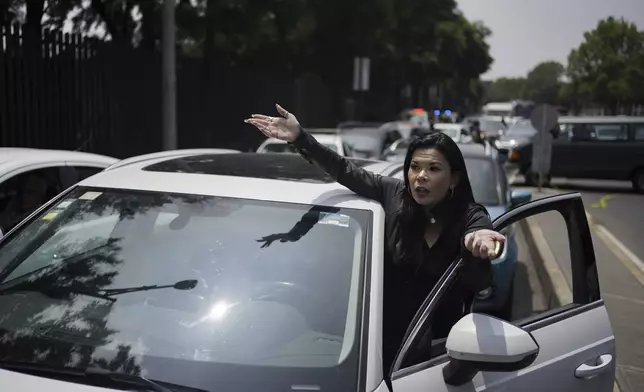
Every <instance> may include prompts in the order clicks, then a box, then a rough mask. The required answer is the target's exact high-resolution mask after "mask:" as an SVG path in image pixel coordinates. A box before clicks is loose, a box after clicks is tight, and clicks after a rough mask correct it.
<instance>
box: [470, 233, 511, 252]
mask: <svg viewBox="0 0 644 392" xmlns="http://www.w3.org/2000/svg"><path fill="white" fill-rule="evenodd" d="M503 242H505V237H504V236H503V235H502V234H499V233H497V232H496V231H493V230H487V229H483V230H477V231H474V232H472V233H468V234H466V235H465V248H467V250H469V251H470V252H472V255H474V257H478V258H481V259H493V258H495V257H498V256H499V255H497V254H496V247H497V243H503Z"/></svg>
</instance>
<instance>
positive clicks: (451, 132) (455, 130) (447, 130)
mask: <svg viewBox="0 0 644 392" xmlns="http://www.w3.org/2000/svg"><path fill="white" fill-rule="evenodd" d="M434 129H436V130H437V131H441V132H442V133H444V134H446V135H447V136H449V137H450V138H452V139H454V140H458V139H459V138H460V136H461V130H460V128H459V127H455V126H453V125H447V126H445V125H440V124H435V125H434Z"/></svg>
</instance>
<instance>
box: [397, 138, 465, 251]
mask: <svg viewBox="0 0 644 392" xmlns="http://www.w3.org/2000/svg"><path fill="white" fill-rule="evenodd" d="M419 148H423V149H424V148H433V149H436V150H438V151H439V152H440V153H441V154H443V156H445V159H447V162H448V163H449V166H450V169H451V171H452V173H456V174H457V175H458V177H459V180H458V183H457V185H456V187H455V188H454V193H453V194H450V192H448V193H447V196H446V197H445V199H444V200H443V201H441V202H440V203H438V204H437V205H436V206H435V207H434V208H433V210H432V212H433V213H434V216H436V217H438V218H439V219H440V220H441V221H442V222H443V225H444V226H443V233H442V234H441V235H442V236H445V237H446V238H459V239H460V237H461V235H462V232H463V230H464V225H465V222H464V219H465V215H466V213H467V210H468V208H469V206H470V205H471V204H473V203H474V195H473V193H472V187H471V185H470V180H469V177H468V176H467V168H466V167H465V159H464V158H463V154H462V153H461V150H460V149H459V148H458V145H457V144H456V142H454V140H452V138H451V137H449V136H447V135H445V134H444V133H442V132H432V133H431V134H429V135H426V136H423V137H421V138H418V139H416V140H414V141H412V143H411V144H410V145H409V148H408V149H407V155H406V156H405V163H404V166H403V167H404V179H405V190H404V195H403V205H402V211H401V222H400V223H401V237H400V240H401V241H400V245H401V249H400V251H401V260H404V261H406V262H414V263H415V262H419V261H420V260H419V257H420V251H421V250H422V246H423V244H424V233H425V228H426V226H427V223H428V219H427V215H426V214H425V212H424V211H423V208H422V206H420V205H419V204H418V203H416V201H415V200H414V198H413V197H412V195H411V184H409V178H408V176H407V173H408V172H409V167H410V166H411V159H412V156H413V155H414V151H416V150H417V149H419ZM459 245H460V244H458V243H456V244H454V245H453V246H459Z"/></svg>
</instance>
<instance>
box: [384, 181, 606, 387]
mask: <svg viewBox="0 0 644 392" xmlns="http://www.w3.org/2000/svg"><path fill="white" fill-rule="evenodd" d="M552 211H556V212H558V213H559V214H560V215H561V216H562V217H563V221H564V222H565V226H566V228H567V230H568V239H569V246H570V255H571V261H570V262H571V266H570V267H571V271H572V302H571V303H568V304H561V305H559V304H557V305H556V306H554V308H551V309H549V310H547V311H545V312H543V313H540V314H537V315H534V316H530V317H528V318H524V319H519V320H512V323H510V322H508V321H505V320H500V319H497V318H494V317H491V316H487V315H483V314H468V315H466V316H465V317H464V318H463V319H461V320H460V321H459V322H458V323H457V324H456V325H455V326H454V327H453V328H452V330H451V331H450V334H449V336H448V338H447V341H445V339H441V340H437V341H433V340H432V341H431V346H432V347H431V351H432V358H431V359H430V360H429V361H426V362H423V363H411V364H406V363H408V362H409V361H407V359H408V357H409V356H410V355H413V354H412V353H413V352H414V349H418V347H421V346H420V345H419V342H420V341H421V340H422V339H423V336H424V335H426V331H428V330H429V328H430V326H431V319H432V314H433V312H434V311H435V310H436V308H437V306H438V305H439V303H440V301H441V298H442V297H443V294H444V293H445V292H446V291H447V290H449V288H450V286H451V284H452V283H453V282H454V281H455V280H456V279H458V274H459V268H458V264H459V263H460V261H459V262H456V263H455V264H457V265H452V267H450V268H449V269H448V270H447V271H446V273H445V274H444V275H443V277H442V278H441V280H440V281H439V282H438V284H437V285H436V287H435V289H434V290H433V291H432V293H431V294H430V297H428V299H427V300H426V301H425V304H424V309H423V310H422V314H421V316H420V317H417V318H416V320H415V324H414V325H413V326H411V327H410V330H409V331H411V332H410V333H409V334H408V336H407V339H406V340H405V342H404V344H403V346H402V348H401V350H400V352H399V353H398V356H397V358H396V360H395V362H394V365H393V367H392V370H391V383H390V386H391V388H393V392H420V391H423V392H426V391H436V392H441V391H495V392H496V391H561V392H564V391H565V392H581V391H586V392H587V391H598V392H599V391H601V392H609V391H612V390H613V385H614V379H615V363H616V358H615V338H614V336H613V332H612V328H611V325H610V321H609V319H608V314H607V312H606V309H605V307H604V301H603V300H602V298H601V295H600V290H599V279H598V276H597V269H596V264H595V253H594V248H593V243H592V237H591V233H590V229H589V226H588V221H587V220H586V214H585V209H584V206H583V202H582V200H581V195H580V194H579V193H571V194H563V195H557V196H552V197H547V198H543V199H539V200H535V201H533V202H530V203H527V204H523V205H519V206H518V207H516V208H515V209H513V210H511V211H509V212H507V213H505V214H504V215H502V216H500V217H499V218H497V219H496V220H495V221H494V228H495V230H497V231H499V230H502V229H504V228H506V227H508V226H510V225H513V224H517V223H519V222H520V221H522V220H526V219H529V218H532V217H534V216H535V215H539V214H542V213H546V212H552ZM553 261H554V260H553ZM555 262H556V261H555Z"/></svg>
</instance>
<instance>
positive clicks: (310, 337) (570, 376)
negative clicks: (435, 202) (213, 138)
mask: <svg viewBox="0 0 644 392" xmlns="http://www.w3.org/2000/svg"><path fill="white" fill-rule="evenodd" d="M355 164H356V165H357V166H362V167H364V168H365V169H367V170H368V171H371V172H372V173H385V172H386V171H387V170H389V169H390V166H391V164H390V163H386V162H383V163H374V162H372V161H368V160H356V161H355ZM372 175H377V174H372ZM551 210H552V211H554V210H557V211H560V212H561V213H562V214H563V215H564V218H565V220H566V222H567V223H568V225H569V227H572V228H573V229H572V231H571V241H570V242H571V244H573V249H571V254H572V255H573V266H572V271H573V274H574V279H573V280H574V287H573V292H574V304H571V305H567V306H564V307H561V308H557V309H554V310H552V311H550V312H546V313H542V314H539V315H536V316H534V317H531V318H529V319H524V320H520V321H517V322H515V323H514V324H511V323H509V322H506V321H503V320H500V319H497V318H493V317H490V316H487V315H483V314H476V313H469V314H465V315H464V316H463V318H462V319H461V320H460V321H458V323H456V324H455V325H454V326H453V328H452V330H451V332H450V334H449V336H448V337H447V339H439V340H434V339H432V338H431V334H430V331H431V322H432V315H433V314H434V312H435V310H436V308H437V306H438V305H439V304H440V303H441V300H442V298H443V297H444V294H445V293H446V292H447V291H448V290H449V289H450V285H451V284H452V283H453V282H454V281H455V280H456V279H458V276H459V272H460V268H459V266H460V264H461V262H462V260H460V259H459V260H454V261H453V262H452V264H451V266H450V267H449V268H448V269H447V270H446V272H445V273H444V275H443V276H442V278H441V279H440V280H439V282H438V284H437V285H436V286H435V287H434V289H433V290H432V292H431V293H430V295H429V296H428V297H427V298H426V300H425V302H424V305H423V306H422V307H421V309H420V310H419V312H418V314H417V317H416V318H415V320H414V322H413V323H412V324H411V325H409V329H408V331H409V333H408V336H407V338H406V340H405V342H404V344H403V345H402V346H401V348H400V351H399V353H398V355H397V357H396V359H395V361H394V365H393V367H392V368H391V369H383V364H382V342H383V339H387V336H383V330H382V321H383V315H382V303H383V274H384V268H385V266H384V265H383V257H384V256H383V236H384V224H385V219H387V218H386V217H385V214H384V211H383V209H382V207H381V206H380V205H379V204H378V203H376V202H374V201H371V200H366V199H363V198H360V197H357V196H356V195H355V194H354V193H352V192H351V191H349V190H348V189H346V188H344V187H342V186H340V185H339V184H337V183H336V182H335V179H334V178H332V177H330V176H328V175H327V174H325V173H323V172H322V171H321V170H320V169H319V168H318V167H317V166H316V165H311V164H309V163H308V162H307V161H305V160H304V159H302V158H301V157H299V156H298V155H294V154H247V153H236V154H195V155H189V156H185V155H184V156H181V157H156V158H154V157H152V158H149V159H139V160H133V161H132V162H131V163H130V164H128V165H123V166H118V167H113V168H111V169H110V170H107V171H104V172H101V173H99V174H97V175H94V176H92V177H90V178H87V179H85V180H83V181H82V182H80V183H79V184H77V185H76V186H74V187H72V188H70V189H68V190H67V191H65V192H63V193H62V194H60V195H58V196H57V197H56V198H54V199H53V200H51V201H50V202H48V203H47V204H46V205H44V206H43V207H41V208H40V209H39V210H37V211H36V212H35V213H34V214H33V215H32V216H31V217H29V218H28V219H27V220H25V221H23V222H22V223H20V224H19V225H18V226H16V227H15V228H14V229H13V230H12V231H10V232H9V233H7V235H6V236H4V237H3V238H2V239H0V275H1V277H0V310H1V314H2V318H1V319H0V337H1V339H0V390H3V391H5V390H6V391H9V390H15V391H21V392H36V391H38V392H41V391H63V390H75V391H79V392H83V391H86V392H99V391H105V390H136V391H161V392H168V391H176V392H178V391H181V392H183V391H195V392H202V391H210V392H221V391H254V390H262V391H365V392H366V391H391V389H392V388H393V391H395V392H400V391H403V392H404V391H410V392H411V391H456V390H459V391H475V390H486V391H530V390H533V391H536V390H548V391H567V392H570V391H611V390H612V386H613V378H614V373H615V360H614V358H615V344H614V338H613V333H612V331H611V326H610V323H609V320H608V316H607V314H606V309H605V308H604V303H603V301H602V299H601V296H600V293H599V284H598V279H597V271H596V268H595V256H594V252H593V245H592V241H591V238H590V232H589V230H588V225H587V222H586V217H585V214H584V209H583V205H582V202H581V199H580V196H579V195H578V194H571V195H560V196H554V197H551V198H547V199H541V200H537V201H534V202H531V203H527V204H523V205H521V206H518V207H517V208H515V209H513V210H512V211H510V212H508V213H505V214H503V215H501V216H500V217H499V218H497V219H496V220H495V222H494V226H495V228H496V229H497V230H502V229H503V228H505V227H507V226H508V225H510V224H512V223H514V222H516V221H518V220H520V219H525V218H526V217H529V216H531V215H534V214H537V213H542V212H544V211H551ZM418 349H423V350H428V352H429V353H431V355H430V356H431V359H429V360H428V361H425V362H421V363H416V362H414V361H413V360H411V357H410V353H411V352H412V351H414V350H418ZM74 384H76V385H74ZM100 388H102V389H100Z"/></svg>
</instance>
